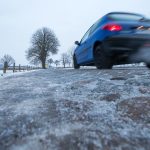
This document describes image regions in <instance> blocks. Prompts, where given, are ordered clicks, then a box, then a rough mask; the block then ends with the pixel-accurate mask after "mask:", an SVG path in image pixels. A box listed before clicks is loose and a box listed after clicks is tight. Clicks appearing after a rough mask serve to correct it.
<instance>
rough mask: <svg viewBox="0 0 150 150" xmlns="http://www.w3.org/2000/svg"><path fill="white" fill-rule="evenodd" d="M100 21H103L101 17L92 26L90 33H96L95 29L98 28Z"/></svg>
mask: <svg viewBox="0 0 150 150" xmlns="http://www.w3.org/2000/svg"><path fill="white" fill-rule="evenodd" d="M100 22H101V19H99V20H98V21H96V23H95V24H94V25H93V26H92V28H91V30H90V35H91V34H92V33H94V31H95V30H96V29H97V28H98V26H99V23H100Z"/></svg>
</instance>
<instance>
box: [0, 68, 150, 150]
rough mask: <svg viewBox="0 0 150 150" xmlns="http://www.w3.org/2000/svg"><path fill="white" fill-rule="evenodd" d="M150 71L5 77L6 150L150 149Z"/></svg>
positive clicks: (0, 90) (2, 132)
mask: <svg viewBox="0 0 150 150" xmlns="http://www.w3.org/2000/svg"><path fill="white" fill-rule="evenodd" d="M149 147H150V71H149V70H148V69H146V68H144V67H143V68H140V69H138V68H136V67H135V68H134V69H122V68H120V69H117V68H114V69H112V70H96V69H84V68H83V69H80V70H74V69H47V70H38V71H34V72H28V73H22V74H16V75H15V74H14V75H10V76H7V77H1V78H0V150H123V149H124V150H126V149H128V150H149Z"/></svg>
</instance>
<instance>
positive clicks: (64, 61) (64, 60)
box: [61, 53, 69, 68]
mask: <svg viewBox="0 0 150 150" xmlns="http://www.w3.org/2000/svg"><path fill="white" fill-rule="evenodd" d="M61 62H62V65H63V66H64V68H65V67H66V64H68V62H69V56H68V54H67V53H62V54H61Z"/></svg>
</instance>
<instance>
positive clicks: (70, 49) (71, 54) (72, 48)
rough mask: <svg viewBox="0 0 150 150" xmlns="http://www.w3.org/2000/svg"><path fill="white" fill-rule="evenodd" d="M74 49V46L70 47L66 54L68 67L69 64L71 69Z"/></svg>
mask: <svg viewBox="0 0 150 150" xmlns="http://www.w3.org/2000/svg"><path fill="white" fill-rule="evenodd" d="M75 48H76V46H72V47H70V48H69V49H68V52H67V54H68V57H69V58H68V59H69V63H68V64H69V66H70V64H72V67H73V54H74V50H75Z"/></svg>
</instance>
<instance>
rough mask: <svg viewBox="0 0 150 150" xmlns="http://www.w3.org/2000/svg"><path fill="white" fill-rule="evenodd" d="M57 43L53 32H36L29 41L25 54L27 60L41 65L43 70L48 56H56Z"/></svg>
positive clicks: (43, 30) (47, 30)
mask: <svg viewBox="0 0 150 150" xmlns="http://www.w3.org/2000/svg"><path fill="white" fill-rule="evenodd" d="M58 47H59V41H58V39H57V38H56V36H55V34H54V32H53V31H52V30H50V29H48V28H45V27H44V28H42V29H39V30H37V31H36V32H35V33H34V34H33V36H32V39H31V47H30V48H29V49H28V51H27V52H26V54H27V59H28V60H29V61H30V63H33V64H36V65H37V64H40V63H41V64H42V68H43V69H45V68H46V66H45V64H46V61H47V60H48V57H49V56H50V54H57V52H58Z"/></svg>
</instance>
